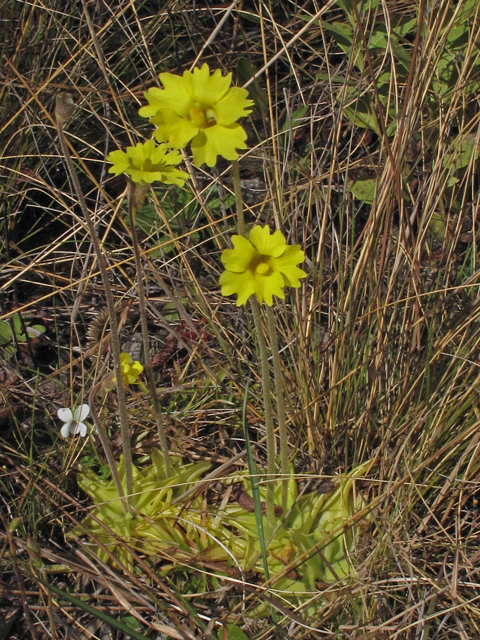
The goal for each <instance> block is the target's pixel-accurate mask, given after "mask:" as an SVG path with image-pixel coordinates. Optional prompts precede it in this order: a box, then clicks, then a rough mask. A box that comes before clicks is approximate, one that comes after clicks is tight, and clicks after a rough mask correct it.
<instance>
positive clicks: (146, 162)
mask: <svg viewBox="0 0 480 640" xmlns="http://www.w3.org/2000/svg"><path fill="white" fill-rule="evenodd" d="M152 169H153V164H152V161H151V159H150V158H145V160H144V161H143V170H144V171H151V170H152Z"/></svg>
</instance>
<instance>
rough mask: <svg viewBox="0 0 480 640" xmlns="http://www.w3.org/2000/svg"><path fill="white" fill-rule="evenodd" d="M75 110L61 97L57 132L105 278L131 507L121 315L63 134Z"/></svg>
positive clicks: (102, 274) (70, 102) (71, 102)
mask: <svg viewBox="0 0 480 640" xmlns="http://www.w3.org/2000/svg"><path fill="white" fill-rule="evenodd" d="M73 109H74V105H73V100H72V98H71V96H70V95H69V94H60V95H58V96H57V99H56V108H55V117H56V121H57V131H58V137H59V140H60V146H61V148H62V153H63V155H64V157H65V162H66V163H67V168H68V172H69V174H70V178H71V180H72V182H73V186H74V189H75V192H76V194H77V198H78V202H79V204H80V208H81V209H82V213H83V215H84V217H85V221H86V223H87V227H88V231H89V234H90V238H91V240H92V243H93V247H94V249H95V254H96V256H97V262H98V267H99V269H100V274H101V277H102V282H103V287H104V291H105V298H106V301H107V309H108V315H109V318H110V335H111V348H112V355H113V362H114V368H115V378H116V387H117V396H118V414H119V419H120V429H121V434H122V447H123V459H124V462H125V478H126V490H127V497H126V500H127V503H128V496H129V495H130V494H131V493H132V492H133V476H132V449H131V445H130V426H129V423H128V416H127V402H126V399H125V391H124V388H123V382H122V369H121V364H120V340H119V336H118V326H117V315H116V312H115V301H114V299H113V294H112V289H111V287H110V281H109V279H108V273H107V267H106V263H105V259H104V257H103V253H102V248H101V246H100V241H99V239H98V236H97V233H96V231H95V225H94V222H93V219H92V216H91V215H90V211H89V210H88V207H87V203H86V202H85V197H84V195H83V191H82V188H81V186H80V182H79V180H78V176H77V174H76V171H75V167H74V165H73V161H72V157H71V155H70V151H69V149H68V145H67V140H66V138H65V132H64V130H63V127H64V125H65V123H66V122H67V121H68V120H69V118H70V117H71V116H72V115H73ZM92 416H93V410H92ZM97 428H98V427H97ZM109 464H110V462H109ZM110 467H111V468H112V474H113V468H114V467H115V465H113V467H112V465H111V464H110Z"/></svg>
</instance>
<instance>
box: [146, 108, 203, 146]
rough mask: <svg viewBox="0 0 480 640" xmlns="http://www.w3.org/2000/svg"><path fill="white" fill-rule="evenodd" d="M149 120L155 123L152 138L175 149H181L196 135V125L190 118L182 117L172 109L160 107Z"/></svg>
mask: <svg viewBox="0 0 480 640" xmlns="http://www.w3.org/2000/svg"><path fill="white" fill-rule="evenodd" d="M150 122H151V123H152V124H155V125H157V127H158V128H157V130H156V131H155V133H154V134H153V135H154V138H155V139H156V140H158V141H159V142H166V143H168V145H169V146H171V147H174V148H175V149H182V148H183V147H185V146H186V145H187V144H188V143H189V142H190V140H191V139H192V138H193V137H194V136H196V135H197V133H198V127H197V125H196V124H194V123H193V122H192V121H191V120H188V119H186V118H182V117H180V116H179V115H177V114H176V113H175V111H173V109H160V110H159V111H157V113H156V115H155V116H154V117H153V118H151V120H150Z"/></svg>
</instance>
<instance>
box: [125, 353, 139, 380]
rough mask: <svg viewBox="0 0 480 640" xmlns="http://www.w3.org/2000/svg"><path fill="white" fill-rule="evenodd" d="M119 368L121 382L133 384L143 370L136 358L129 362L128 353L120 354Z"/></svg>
mask: <svg viewBox="0 0 480 640" xmlns="http://www.w3.org/2000/svg"><path fill="white" fill-rule="evenodd" d="M120 368H121V369H122V380H123V384H134V383H135V382H136V381H137V378H138V376H139V375H140V374H141V373H142V371H143V367H142V365H141V364H140V362H139V361H138V360H134V361H133V362H131V358H130V354H129V353H121V354H120Z"/></svg>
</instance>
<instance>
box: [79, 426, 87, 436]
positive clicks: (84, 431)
mask: <svg viewBox="0 0 480 640" xmlns="http://www.w3.org/2000/svg"><path fill="white" fill-rule="evenodd" d="M78 428H79V429H80V435H81V436H82V438H84V437H85V436H86V435H87V425H86V424H85V423H84V422H79V423H78Z"/></svg>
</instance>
